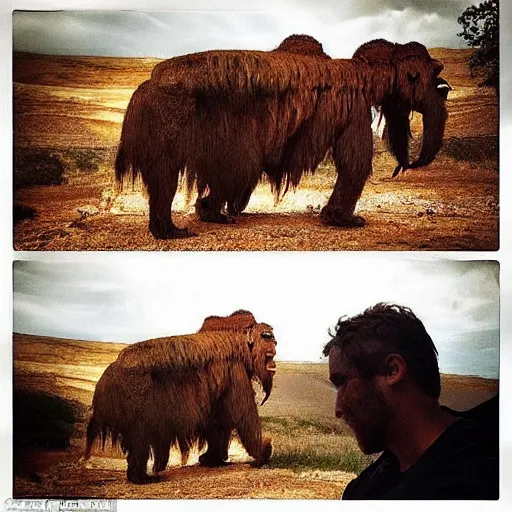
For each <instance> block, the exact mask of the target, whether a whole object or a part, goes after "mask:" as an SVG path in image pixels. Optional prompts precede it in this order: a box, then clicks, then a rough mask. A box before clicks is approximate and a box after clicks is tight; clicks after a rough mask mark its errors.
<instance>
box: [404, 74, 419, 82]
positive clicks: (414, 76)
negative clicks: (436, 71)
mask: <svg viewBox="0 0 512 512" xmlns="http://www.w3.org/2000/svg"><path fill="white" fill-rule="evenodd" d="M419 77H420V74H419V73H407V78H408V79H409V82H416V80H418V78H419Z"/></svg>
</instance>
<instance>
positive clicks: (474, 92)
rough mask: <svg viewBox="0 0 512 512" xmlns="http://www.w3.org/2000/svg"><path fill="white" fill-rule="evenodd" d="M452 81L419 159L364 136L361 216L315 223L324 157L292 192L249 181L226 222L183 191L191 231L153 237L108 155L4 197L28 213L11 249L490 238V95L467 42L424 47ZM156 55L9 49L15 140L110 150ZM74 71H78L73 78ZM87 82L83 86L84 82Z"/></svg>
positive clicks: (328, 178)
mask: <svg viewBox="0 0 512 512" xmlns="http://www.w3.org/2000/svg"><path fill="white" fill-rule="evenodd" d="M431 54H432V56H434V57H436V58H439V59H440V60H442V61H443V62H444V64H445V70H444V71H443V77H445V78H446V79H447V80H448V81H449V82H450V84H451V86H452V87H453V91H451V92H450V95H449V98H448V102H447V106H448V111H449V118H448V122H447V126H446V131H445V144H444V148H443V149H442V150H441V152H440V154H439V155H438V158H437V159H436V160H435V161H434V162H433V163H432V164H431V165H429V166H428V167H426V168H422V169H418V170H410V171H408V172H406V173H405V174H402V175H400V176H398V177H397V178H395V179H392V178H391V174H392V172H393V169H394V167H395V162H394V160H393V158H392V157H391V156H390V154H389V153H388V152H387V151H385V149H384V146H383V143H382V141H379V140H376V142H375V149H376V150H375V156H374V162H373V175H372V176H371V178H370V179H369V181H368V182H367V184H366V187H365V189H364V191H363V194H362V197H361V199H360V200H359V202H358V205H357V208H356V213H357V214H359V215H362V216H363V217H364V218H365V219H366V222H367V225H366V226H365V227H364V228H359V229H343V228H335V227H329V226H323V225H322V224H321V223H320V219H319V211H320V209H321V207H322V206H323V205H324V204H325V203H326V202H327V199H328V197H329V195H330V193H331V191H332V186H333V183H334V179H335V171H334V169H333V167H332V165H331V164H330V163H329V162H326V165H324V166H323V167H321V168H320V169H319V170H318V171H317V173H316V174H315V175H314V176H312V177H307V178H306V179H305V180H304V181H303V183H302V184H301V187H300V189H298V190H297V191H296V192H295V193H289V194H288V195H287V196H286V197H285V198H284V200H283V201H282V202H281V203H280V204H279V205H278V206H274V199H273V196H272V194H271V192H270V187H269V186H268V184H265V183H262V184H260V185H259V186H258V188H257V189H256V191H255V193H254V195H253V197H252V198H251V202H250V203H249V206H248V208H247V210H246V213H244V214H243V215H241V216H240V217H238V218H237V219H236V223H235V224H233V225H216V224H206V223H202V222H200V221H199V220H198V219H197V217H196V216H195V213H194V210H193V208H192V206H191V205H192V204H193V200H194V198H192V203H190V204H188V205H187V204H186V202H185V201H184V198H183V195H179V196H177V197H176V199H175V202H174V204H173V209H174V213H173V215H174V220H175V223H176V224H177V225H178V226H180V227H183V226H186V227H188V228H189V229H190V230H191V231H193V232H194V233H195V234H197V235H198V236H196V237H193V238H188V239H183V240H169V241H157V240H155V239H153V238H152V236H151V235H150V233H149V231H148V214H147V201H146V200H145V199H144V197H143V196H142V194H141V193H140V192H138V193H134V194H130V193H127V192H126V191H124V192H123V194H121V195H118V193H117V192H116V191H115V186H114V182H113V169H112V159H111V160H110V161H109V162H104V163H102V164H101V165H100V168H99V169H98V170H97V172H92V173H87V172H79V171H78V170H76V169H71V170H68V171H67V174H66V176H65V178H66V179H65V181H66V184H64V185H59V186H35V187H29V188H20V189H18V190H16V191H15V193H14V200H15V202H16V203H19V204H21V205H23V206H25V207H29V208H32V209H33V210H34V211H35V216H34V217H32V218H26V219H24V220H21V221H19V222H16V224H15V225H14V248H15V249H16V250H27V251H32V250H36V251H37V250H63V251H66V250H73V251H89V250H96V251H101V250H172V251H174V250H184V251H210V250H214V251H239V250H254V251H260V250H269V251H280V250H284V251H304V250H306V251H337V250H353V251H359V250H379V251H380V250H383V251H386V250H394V251H410V250H444V251H458V250H465V251H473V250H480V251H486V250H491V251H493V250H497V249H498V248H499V173H498V142H497V136H498V102H497V98H496V96H495V95H494V93H493V92H492V91H490V90H488V89H485V88H479V87H477V86H476V84H477V79H473V78H471V77H470V75H469V71H468V69H467V65H466V63H465V62H466V61H465V59H466V58H467V56H468V55H469V53H468V51H467V50H447V49H435V50H432V51H431ZM155 63H156V61H155V60H151V59H106V58H103V59H93V58H83V57H82V58H75V57H52V56H44V57H43V56H34V55H30V54H16V55H15V58H14V70H13V74H14V145H15V152H16V151H18V152H24V151H29V150H30V151H33V150H45V151H48V152H49V153H55V152H58V151H62V150H64V149H69V148H74V149H78V150H84V149H88V150H93V151H94V150H96V148H103V149H105V148H107V150H108V151H110V152H111V153H112V155H114V154H115V147H116V144H117V142H118V140H119V133H120V126H121V122H122V119H123V115H124V109H125V108H126V104H127V102H128V100H129V98H130V96H131V93H132V92H133V90H134V88H135V87H136V86H137V85H138V84H139V83H141V82H142V81H143V80H144V78H146V77H147V76H148V75H149V73H150V70H151V68H152V67H153V65H154V64H155ZM84 77H85V78H86V79H87V81H86V82H84ZM84 83H87V88H85V87H84V86H83V85H84ZM412 129H413V134H414V138H415V139H414V141H413V146H414V149H413V153H414V151H417V145H418V140H421V116H420V115H416V116H415V117H413V120H412Z"/></svg>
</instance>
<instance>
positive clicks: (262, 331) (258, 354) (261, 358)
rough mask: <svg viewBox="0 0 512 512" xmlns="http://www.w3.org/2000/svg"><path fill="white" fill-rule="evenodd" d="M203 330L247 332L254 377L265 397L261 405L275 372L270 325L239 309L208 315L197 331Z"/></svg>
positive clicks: (274, 343) (272, 381) (266, 397)
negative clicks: (227, 313)
mask: <svg viewBox="0 0 512 512" xmlns="http://www.w3.org/2000/svg"><path fill="white" fill-rule="evenodd" d="M204 331H242V332H245V333H247V344H248V347H249V351H250V353H251V356H252V362H253V372H254V378H255V379H256V380H257V381H258V382H259V383H260V384H261V386H262V388H263V391H264V393H265V397H264V398H263V401H262V402H261V405H263V404H264V403H265V402H266V401H267V399H268V397H269V396H270V393H271V392H272V385H273V383H274V373H275V372H276V363H275V361H274V357H275V355H276V344H277V342H276V340H275V338H274V332H273V330H272V327H271V326H270V325H268V324H263V323H258V322H256V319H255V318H254V315H253V314H252V313H251V312H250V311H246V310H243V309H239V310H238V311H235V312H234V313H232V314H231V315H229V316H209V317H208V318H206V319H205V320H204V322H203V325H202V326H201V329H199V332H204Z"/></svg>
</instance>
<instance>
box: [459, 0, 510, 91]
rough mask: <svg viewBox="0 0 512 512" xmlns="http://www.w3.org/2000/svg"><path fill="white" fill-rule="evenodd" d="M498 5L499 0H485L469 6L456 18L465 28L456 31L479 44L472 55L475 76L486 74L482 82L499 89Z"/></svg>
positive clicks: (471, 67)
mask: <svg viewBox="0 0 512 512" xmlns="http://www.w3.org/2000/svg"><path fill="white" fill-rule="evenodd" d="M499 7H500V6H499V0H485V1H484V2H482V3H481V4H480V5H478V6H476V5H472V6H471V7H468V8H467V9H466V10H465V11H464V12H463V13H462V15H461V16H460V17H459V19H458V20H457V21H458V22H459V24H460V25H462V32H459V33H458V34H457V35H458V36H460V37H462V38H463V39H464V40H465V41H466V42H467V44H468V45H469V46H471V47H472V48H476V50H475V52H474V53H473V54H472V55H471V57H470V58H469V68H470V70H471V74H472V76H479V77H482V78H483V81H482V82H481V83H480V84H479V85H481V86H488V87H494V88H495V89H496V90H499V86H500V80H499V62H500V34H499Z"/></svg>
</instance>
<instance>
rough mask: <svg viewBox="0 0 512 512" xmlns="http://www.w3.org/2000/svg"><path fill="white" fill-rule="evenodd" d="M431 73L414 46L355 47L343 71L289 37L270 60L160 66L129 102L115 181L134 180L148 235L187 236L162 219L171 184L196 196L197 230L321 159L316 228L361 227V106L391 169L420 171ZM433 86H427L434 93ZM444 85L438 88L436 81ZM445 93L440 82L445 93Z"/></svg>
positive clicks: (432, 116)
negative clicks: (414, 140)
mask: <svg viewBox="0 0 512 512" xmlns="http://www.w3.org/2000/svg"><path fill="white" fill-rule="evenodd" d="M441 69H442V64H441V63H440V62H438V61H435V60H433V59H431V58H430V56H429V54H428V52H427V50H426V49H425V48H424V47H423V46H422V45H420V44H419V43H409V44H407V45H398V44H393V43H389V42H387V41H384V40H376V41H374V42H371V43H366V44H365V45H363V46H362V47H361V48H360V49H358V50H357V51H356V54H355V55H354V58H353V59H348V60H343V59H331V58H330V57H329V56H328V55H326V54H325V53H324V52H323V49H322V46H321V44H320V43H318V41H316V40H315V39H313V38H310V37H309V36H291V37H290V38H287V40H285V41H283V43H282V44H281V45H280V47H278V48H276V49H275V50H273V51H270V52H261V51H235V50H232V51H231V50H228V51H207V52H202V53H196V54H190V55H184V56H180V57H175V58H173V59H170V60H166V61H163V62H160V63H159V64H157V65H156V66H155V68H154V69H153V72H152V75H151V78H150V80H148V81H146V82H144V83H143V84H142V85H141V86H140V87H139V88H138V89H137V90H136V91H135V93H134V94H133V96H132V99H131V101H130V104H129V105H128V109H127V112H126V116H125V120H124V123H123V129H122V134H121V141H120V146H119V150H118V156H117V160H116V176H117V178H118V179H119V180H121V181H122V180H123V179H124V178H125V177H126V176H127V175H130V173H131V176H132V179H133V176H134V175H136V174H137V173H140V174H141V175H142V178H143V181H144V183H145V185H146V187H147V190H148V193H149V206H150V231H151V232H152V233H153V235H154V236H155V237H157V238H178V237H183V236H189V235H190V233H189V232H188V231H187V230H183V229H179V228H177V227H176V226H175V225H174V224H173V222H172V219H171V204H172V200H173V198H174V195H175V193H176V188H177V184H178V178H179V175H180V174H181V173H185V174H186V179H187V183H188V186H189V189H191V188H192V187H193V186H194V185H197V188H198V191H199V198H198V200H197V202H196V211H197V213H198V215H199V217H200V218H201V219H202V220H204V221H208V222H221V223H222V222H224V223H225V222H228V221H230V219H228V218H227V217H226V216H225V215H224V214H223V213H222V209H223V208H224V206H225V205H226V204H227V205H228V210H229V211H230V213H232V214H236V213H240V211H242V210H243V209H244V208H245V206H246V205H247V202H248V201H249V198H250V195H251V193H252V191H253V190H254V188H255V187H256V184H257V183H258V181H259V179H260V178H261V176H262V173H263V172H265V173H266V174H267V175H268V177H269V180H270V183H271V186H272V188H273V190H274V192H275V194H276V196H277V197H280V196H281V195H282V194H284V193H286V191H287V190H288V189H289V188H290V187H291V188H294V187H296V186H297V185H298V184H299V183H300V180H301V179H302V177H303V175H304V174H307V173H313V172H314V171H315V170H316V168H317V166H318V164H319V163H320V162H321V160H322V159H323V158H324V156H325V155H326V153H327V151H328V150H329V149H330V148H332V154H333V159H334V163H335V165H336V169H337V171H338V179H337V182H336V184H335V187H334V190H333V193H332V195H331V197H330V199H329V201H328V203H327V205H326V206H325V207H324V209H323V210H322V214H321V218H322V221H323V222H325V223H327V224H332V225H337V226H360V225H363V224H364V222H363V220H362V219H361V218H360V217H357V216H354V209H355V206H356V203H357V201H358V199H359V197H360V195H361V193H362V190H363V187H364V184H365V182H366V180H367V178H368V176H369V175H370V173H371V160H372V153H373V139H372V132H371V113H370V106H371V105H374V106H378V107H382V111H383V114H384V116H385V118H386V122H387V123H388V134H389V143H390V144H389V145H390V149H391V151H392V152H393V153H394V155H395V156H396V157H397V160H398V163H399V168H400V169H402V170H405V169H406V168H409V167H418V166H420V165H426V164H427V163H429V162H430V161H432V159H433V158H434V157H435V154H436V153H437V151H438V150H439V148H440V143H441V141H442V136H443V130H444V123H445V121H446V109H445V106H444V100H445V99H446V97H444V98H443V97H442V95H441V94H439V92H438V90H437V88H438V86H439V85H440V83H441V82H440V81H442V79H439V78H437V75H438V74H439V72H440V71H441ZM436 80H437V81H436ZM442 82H444V81H442ZM444 83H446V82H444ZM411 110H418V111H420V112H422V113H424V126H425V133H424V145H423V150H422V153H421V155H420V157H419V159H418V160H417V161H416V162H415V163H413V164H410V162H409V155H408V137H409V112H410V111H411Z"/></svg>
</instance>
